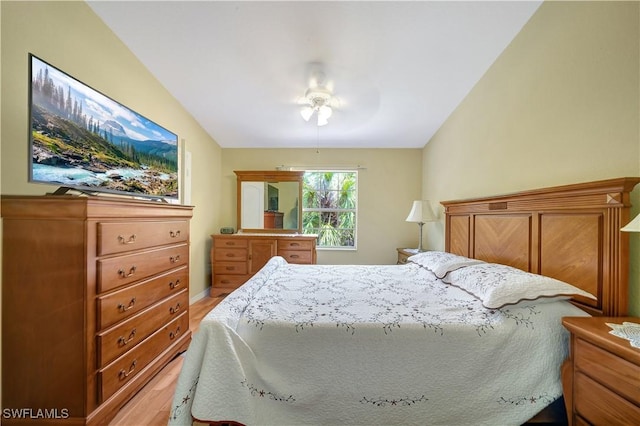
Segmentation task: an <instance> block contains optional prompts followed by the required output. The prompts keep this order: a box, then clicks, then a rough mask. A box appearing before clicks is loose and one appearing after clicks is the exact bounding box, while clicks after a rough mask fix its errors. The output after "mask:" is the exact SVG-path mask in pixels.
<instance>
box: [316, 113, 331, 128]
mask: <svg viewBox="0 0 640 426" xmlns="http://www.w3.org/2000/svg"><path fill="white" fill-rule="evenodd" d="M327 124H329V121H328V120H327V117H324V116H322V115H320V114H318V126H325V125H327Z"/></svg>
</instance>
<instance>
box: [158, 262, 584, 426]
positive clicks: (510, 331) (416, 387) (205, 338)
mask: <svg viewBox="0 0 640 426" xmlns="http://www.w3.org/2000/svg"><path fill="white" fill-rule="evenodd" d="M570 315H576V316H583V315H586V314H585V313H584V312H583V311H581V310H579V309H578V308H576V307H574V306H573V305H571V304H569V303H567V302H564V301H563V302H552V303H542V304H531V305H529V306H525V307H514V306H512V307H509V308H508V309H507V308H503V309H500V310H489V309H485V308H483V307H482V306H481V304H480V302H478V301H477V300H476V299H475V298H473V297H472V296H470V295H469V294H467V293H465V292H464V291H462V290H460V289H458V288H456V287H452V286H450V285H446V284H444V283H442V281H440V280H438V279H436V278H435V276H434V275H433V274H432V273H431V272H429V271H427V270H426V269H423V268H421V267H420V266H418V265H415V264H407V265H402V266H398V265H389V266H380V265H376V266H374V265H350V266H336V265H332V266H327V265H293V264H287V263H286V261H285V260H284V259H282V258H280V257H274V258H272V259H271V260H270V261H269V263H268V264H267V265H266V266H265V267H264V268H263V269H262V270H261V271H260V272H259V273H258V274H256V275H255V276H254V277H253V278H252V279H251V280H249V281H248V282H247V283H246V284H245V285H243V286H242V287H241V288H239V289H238V290H236V291H235V292H233V293H232V294H231V295H229V296H228V297H227V298H225V299H224V300H223V301H222V302H221V303H220V304H219V305H218V306H217V307H216V308H214V309H213V310H212V311H211V312H210V313H209V314H208V315H207V316H206V317H205V318H204V319H203V321H202V323H201V324H200V328H199V331H198V332H197V333H196V334H195V335H194V337H193V341H192V342H191V345H190V347H189V350H188V351H187V353H186V355H185V356H186V358H185V361H184V365H183V368H182V372H181V374H180V377H179V380H178V384H177V388H176V393H175V397H174V402H173V406H172V411H171V418H170V421H169V423H170V424H176V425H178V424H181V425H187V424H191V422H192V416H193V418H195V419H199V420H208V421H223V420H234V421H237V422H241V423H244V424H246V425H307V424H311V425H365V424H366V425H374V424H384V425H389V424H401V425H411V424H419V425H481V424H486V425H510V424H513V425H517V424H521V423H523V422H525V421H526V420H528V419H529V418H531V417H532V416H533V415H535V414H536V413H538V412H539V411H540V410H542V409H543V408H544V407H546V406H547V405H548V404H550V403H551V402H553V401H554V400H555V399H557V398H558V397H559V396H560V395H561V393H562V391H561V384H560V371H559V369H560V365H561V363H562V361H563V360H564V359H565V358H566V356H567V350H568V349H567V348H568V344H567V339H568V335H567V333H566V332H565V331H564V329H563V327H562V326H561V321H560V318H561V317H562V316H570Z"/></svg>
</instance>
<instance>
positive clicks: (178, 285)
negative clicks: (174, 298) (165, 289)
mask: <svg viewBox="0 0 640 426" xmlns="http://www.w3.org/2000/svg"><path fill="white" fill-rule="evenodd" d="M178 287H180V280H176V282H175V283H174V282H173V281H171V282H170V283H169V288H170V289H171V290H173V289H174V288H178Z"/></svg>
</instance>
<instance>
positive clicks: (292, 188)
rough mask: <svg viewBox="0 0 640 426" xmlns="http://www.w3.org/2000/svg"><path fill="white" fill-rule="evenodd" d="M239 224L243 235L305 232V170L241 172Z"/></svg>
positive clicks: (238, 189)
mask: <svg viewBox="0 0 640 426" xmlns="http://www.w3.org/2000/svg"><path fill="white" fill-rule="evenodd" d="M234 173H235V174H236V176H237V179H238V181H237V200H238V206H237V208H238V210H237V220H238V221H237V224H238V230H240V229H241V230H243V231H244V232H270V233H292V232H298V233H302V221H301V218H302V205H301V203H300V200H301V199H302V176H303V175H304V172H303V171H296V172H290V171H240V170H236V171H234Z"/></svg>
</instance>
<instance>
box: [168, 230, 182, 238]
mask: <svg viewBox="0 0 640 426" xmlns="http://www.w3.org/2000/svg"><path fill="white" fill-rule="evenodd" d="M169 236H170V237H171V238H176V237H179V236H180V230H177V231H169Z"/></svg>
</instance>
